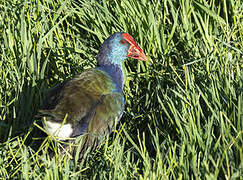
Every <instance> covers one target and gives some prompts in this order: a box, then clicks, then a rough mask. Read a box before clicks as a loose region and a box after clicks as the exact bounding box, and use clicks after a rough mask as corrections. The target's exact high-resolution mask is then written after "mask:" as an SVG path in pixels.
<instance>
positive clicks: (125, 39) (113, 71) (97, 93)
mask: <svg viewBox="0 0 243 180" xmlns="http://www.w3.org/2000/svg"><path fill="white" fill-rule="evenodd" d="M127 57H131V58H134V59H139V60H142V61H145V60H146V56H145V54H144V53H143V50H142V49H141V48H140V47H139V46H138V45H137V44H136V43H135V41H134V40H133V38H132V37H131V36H130V35H129V34H128V33H123V32H117V33H114V34H113V35H111V36H110V37H109V38H108V39H106V40H105V41H104V43H103V44H102V46H101V49H100V51H99V53H98V56H97V62H98V67H97V68H95V69H89V70H86V71H84V72H82V73H81V74H79V75H76V76H75V77H74V78H73V79H71V80H67V81H65V82H63V83H62V84H60V85H58V86H57V87H55V88H54V89H53V90H51V92H50V93H49V95H48V96H47V98H46V100H45V101H44V106H43V110H40V111H39V112H40V116H41V117H42V119H43V121H44V122H45V123H44V127H45V129H46V131H48V132H49V134H52V135H54V136H56V137H59V138H60V139H65V138H69V137H78V136H80V135H83V136H82V138H83V139H82V146H83V147H82V149H85V148H88V147H94V148H95V147H96V146H97V145H98V144H99V142H100V140H101V139H103V138H104V137H105V136H106V135H108V134H109V133H110V132H111V130H112V129H113V128H114V127H115V125H116V124H117V123H118V121H119V120H120V118H121V116H122V113H123V110H124V97H123V94H122V89H123V84H124V73H123V70H122V62H123V61H124V60H125V59H126V58H127ZM64 119H65V122H64V123H63V120H64ZM62 123H63V124H62Z"/></svg>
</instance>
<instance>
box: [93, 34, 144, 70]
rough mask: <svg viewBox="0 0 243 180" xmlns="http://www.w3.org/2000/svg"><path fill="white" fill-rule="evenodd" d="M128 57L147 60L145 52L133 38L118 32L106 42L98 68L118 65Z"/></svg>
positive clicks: (100, 53)
mask: <svg viewBox="0 0 243 180" xmlns="http://www.w3.org/2000/svg"><path fill="white" fill-rule="evenodd" d="M127 57H132V58H134V59H139V60H146V56H145V54H144V53H143V50H142V49H141V48H140V47H139V46H138V45H137V44H136V43H135V41H134V40H133V38H132V37H131V36H130V35H129V34H127V33H124V32H117V33H114V34H113V35H111V36H110V37H109V38H108V39H106V40H105V41H104V43H103V44H102V46H101V49H100V51H99V54H98V56H97V61H98V66H103V65H118V66H121V64H122V61H124V60H125V59H126V58H127Z"/></svg>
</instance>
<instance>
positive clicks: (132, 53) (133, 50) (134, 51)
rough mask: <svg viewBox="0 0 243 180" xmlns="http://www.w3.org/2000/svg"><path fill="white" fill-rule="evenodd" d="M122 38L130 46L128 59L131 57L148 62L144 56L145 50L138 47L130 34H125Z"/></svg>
mask: <svg viewBox="0 0 243 180" xmlns="http://www.w3.org/2000/svg"><path fill="white" fill-rule="evenodd" d="M122 36H123V38H124V39H125V40H126V41H127V42H128V43H129V44H130V47H129V49H128V54H127V57H131V58H133V59H138V60H141V61H146V60H147V57H146V55H145V54H144V52H143V50H142V49H141V48H140V47H139V46H138V45H137V43H135V41H134V40H133V38H132V36H130V35H129V34H128V33H123V35H122Z"/></svg>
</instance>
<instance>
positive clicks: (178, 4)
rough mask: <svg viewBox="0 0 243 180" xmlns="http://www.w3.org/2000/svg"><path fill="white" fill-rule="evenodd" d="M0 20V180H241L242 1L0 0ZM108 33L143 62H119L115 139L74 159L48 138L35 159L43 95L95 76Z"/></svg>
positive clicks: (242, 165) (242, 108) (242, 140)
mask: <svg viewBox="0 0 243 180" xmlns="http://www.w3.org/2000/svg"><path fill="white" fill-rule="evenodd" d="M0 11H1V14H0V19H1V21H0V34H1V36H0V42H1V45H0V52H1V53H0V58H1V60H0V84H1V86H0V107H1V108H0V140H1V143H0V148H1V151H0V179H242V178H243V175H242V174H243V173H242V172H243V161H242V159H243V148H242V147H243V131H242V129H243V93H242V92H243V70H242V69H243V60H242V56H243V49H242V41H243V38H242V33H243V27H242V22H241V20H242V12H243V9H242V4H241V2H240V1H233V0H229V1H226V0H222V1H217V0H210V1H205V0H197V1H196V0H179V1H167V0H164V1H149V0H142V1H136V0H129V1H128V0H123V1H120V0H116V1H105V0H103V1H94V0H91V1H87V2H86V1H85V0H80V1H73V2H71V1H69V0H66V1H62V0H56V1H52V0H42V1H41V0H37V1H27V0H22V1H17V0H11V1H10V0H4V1H2V2H1V3H0ZM116 31H125V32H128V33H130V34H131V35H132V36H133V37H134V38H135V41H137V42H138V43H139V44H140V45H141V47H142V48H143V49H144V52H145V53H146V54H147V56H148V57H149V58H148V59H149V61H148V62H145V63H144V62H137V61H134V60H130V59H129V60H128V61H127V62H125V64H124V66H125V69H126V77H127V78H126V82H125V88H124V94H125V99H126V109H125V114H124V115H123V117H122V120H121V123H120V124H119V127H118V128H117V130H116V131H114V132H113V133H112V135H111V136H110V137H109V138H107V140H106V141H105V142H104V143H103V144H102V146H101V148H100V149H99V150H97V151H96V152H94V153H88V152H87V154H86V156H85V158H83V159H82V161H81V162H78V159H77V157H76V156H75V157H70V156H68V155H67V156H64V157H61V156H60V155H58V152H59V151H60V148H56V142H53V141H50V140H49V139H48V138H47V139H46V141H45V142H44V143H43V144H42V146H41V147H40V148H39V149H38V150H34V149H33V148H32V147H31V146H29V145H28V142H29V141H31V132H32V130H33V127H34V122H35V120H36V119H35V117H34V116H35V114H36V112H37V110H38V108H39V107H40V104H41V101H42V99H43V93H44V91H45V90H46V89H47V88H49V87H53V86H55V85H56V84H58V83H60V82H62V81H63V80H65V79H67V78H69V77H72V76H73V75H74V74H77V73H79V72H82V71H83V70H84V69H87V68H91V67H95V65H96V59H95V56H96V54H97V52H98V49H99V47H100V45H101V44H102V42H103V40H104V39H105V38H107V37H108V36H109V35H110V34H112V33H114V32H116ZM49 146H52V147H54V149H55V152H56V154H55V156H54V157H53V158H51V157H50V156H49V154H48V153H47V148H48V147H49Z"/></svg>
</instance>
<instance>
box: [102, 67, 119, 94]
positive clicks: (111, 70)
mask: <svg viewBox="0 0 243 180" xmlns="http://www.w3.org/2000/svg"><path fill="white" fill-rule="evenodd" d="M98 69H99V70H102V71H104V72H106V73H107V75H108V76H110V78H111V80H112V81H113V83H114V84H115V87H116V89H115V90H114V91H115V92H120V93H121V92H122V89H123V85H124V74H123V70H122V64H120V65H119V64H103V65H98Z"/></svg>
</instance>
